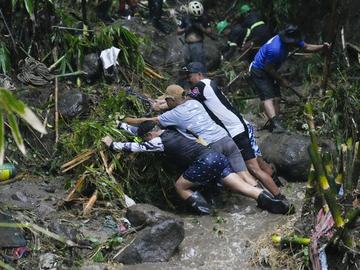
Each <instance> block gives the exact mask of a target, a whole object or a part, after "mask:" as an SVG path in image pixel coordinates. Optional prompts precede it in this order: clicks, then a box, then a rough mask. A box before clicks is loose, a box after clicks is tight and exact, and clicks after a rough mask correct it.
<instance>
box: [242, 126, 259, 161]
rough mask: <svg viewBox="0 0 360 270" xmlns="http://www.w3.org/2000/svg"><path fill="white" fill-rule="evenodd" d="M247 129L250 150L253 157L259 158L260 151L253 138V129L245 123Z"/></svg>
mask: <svg viewBox="0 0 360 270" xmlns="http://www.w3.org/2000/svg"><path fill="white" fill-rule="evenodd" d="M246 125H247V128H248V134H249V139H250V143H251V148H252V149H253V150H254V153H255V156H261V151H260V148H259V146H258V145H257V144H256V140H255V136H254V127H253V126H252V125H251V124H250V123H246Z"/></svg>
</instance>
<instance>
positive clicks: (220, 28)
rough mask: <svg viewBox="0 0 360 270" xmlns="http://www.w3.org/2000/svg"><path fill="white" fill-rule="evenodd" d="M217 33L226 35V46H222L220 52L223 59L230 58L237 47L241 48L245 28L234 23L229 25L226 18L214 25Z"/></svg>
mask: <svg viewBox="0 0 360 270" xmlns="http://www.w3.org/2000/svg"><path fill="white" fill-rule="evenodd" d="M216 30H217V32H218V33H219V34H223V35H224V36H225V37H227V39H228V41H227V43H226V46H225V47H224V48H222V50H221V53H222V55H223V57H224V59H225V60H229V59H231V57H232V56H233V55H234V53H235V52H236V50H237V49H238V48H241V46H242V44H243V40H244V38H245V35H246V31H245V29H244V28H243V27H242V26H241V25H240V24H239V23H236V24H234V25H231V24H230V23H229V22H228V21H227V20H223V21H221V22H219V23H218V24H217V25H216Z"/></svg>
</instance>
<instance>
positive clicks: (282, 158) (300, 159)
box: [258, 133, 334, 181]
mask: <svg viewBox="0 0 360 270" xmlns="http://www.w3.org/2000/svg"><path fill="white" fill-rule="evenodd" d="M258 141H259V146H260V149H261V152H262V154H263V156H264V158H265V159H266V160H267V161H268V162H271V163H273V164H275V166H276V168H277V170H278V174H279V175H281V176H283V177H284V178H286V180H288V181H306V179H307V175H308V172H309V168H310V157H309V154H308V150H307V149H308V147H309V146H310V137H308V136H304V135H300V134H291V135H288V134H271V133H267V135H265V136H264V137H261V138H260V139H259V140H258ZM321 146H322V148H323V149H324V151H325V150H326V151H330V152H331V153H334V146H333V144H331V143H330V142H327V141H322V142H321Z"/></svg>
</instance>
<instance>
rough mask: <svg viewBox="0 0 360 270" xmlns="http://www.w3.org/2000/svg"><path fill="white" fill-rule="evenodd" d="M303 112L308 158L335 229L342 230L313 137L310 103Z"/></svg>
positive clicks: (338, 210) (340, 217)
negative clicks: (306, 124) (309, 146)
mask: <svg viewBox="0 0 360 270" xmlns="http://www.w3.org/2000/svg"><path fill="white" fill-rule="evenodd" d="M305 112H306V118H307V122H308V125H309V132H310V137H311V148H310V151H309V153H310V158H311V160H312V163H313V164H314V167H315V170H316V172H317V175H318V182H319V185H320V187H321V190H322V192H323V194H324V197H325V200H326V202H327V204H328V206H329V210H330V212H331V215H332V217H333V219H334V221H335V225H336V227H337V228H342V227H343V226H344V220H343V218H342V216H341V210H340V207H339V206H338V205H337V202H336V197H335V194H334V193H333V192H332V190H331V188H330V185H329V181H328V179H327V177H326V175H325V172H324V167H323V164H322V161H321V158H320V154H319V146H318V143H317V137H316V135H315V124H314V119H313V114H312V106H311V104H310V103H306V104H305Z"/></svg>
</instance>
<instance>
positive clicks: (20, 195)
mask: <svg viewBox="0 0 360 270" xmlns="http://www.w3.org/2000/svg"><path fill="white" fill-rule="evenodd" d="M11 198H12V199H13V200H15V201H20V202H23V203H25V202H27V201H28V198H27V197H26V195H25V194H24V193H22V192H21V191H16V192H15V194H13V195H11Z"/></svg>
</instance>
